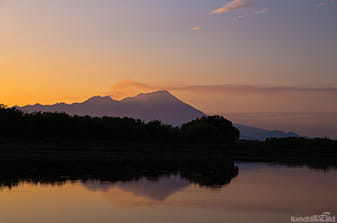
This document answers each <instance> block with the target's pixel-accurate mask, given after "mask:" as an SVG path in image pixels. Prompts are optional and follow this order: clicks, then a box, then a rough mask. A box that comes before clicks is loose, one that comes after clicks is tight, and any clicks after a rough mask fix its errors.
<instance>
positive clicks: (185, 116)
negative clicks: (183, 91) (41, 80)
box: [17, 90, 297, 140]
mask: <svg viewBox="0 0 337 223" xmlns="http://www.w3.org/2000/svg"><path fill="white" fill-rule="evenodd" d="M17 108H18V109H20V110H23V111H25V112H28V113H31V112H36V111H41V112H65V113H68V114H71V115H89V116H114V117H131V118H139V119H141V120H144V121H146V122H147V121H152V120H160V121H162V122H163V123H167V124H171V125H175V126H179V125H182V124H183V123H186V122H189V121H191V120H193V119H197V118H200V117H202V116H206V114H205V113H203V112H202V111H200V110H198V109H196V108H194V107H192V106H190V105H188V104H186V103H184V102H182V101H181V100H179V99H178V98H176V97H175V96H173V95H172V94H171V93H170V92H168V91H166V90H162V91H156V92H151V93H146V94H139V95H137V96H135V97H128V98H125V99H123V100H120V101H118V100H113V99H112V98H111V97H100V96H95V97H91V98H89V99H88V100H86V101H84V102H82V103H73V104H65V103H57V104H54V105H41V104H35V105H27V106H24V107H17ZM236 127H237V128H239V129H240V132H241V139H251V140H265V139H266V138H268V137H277V138H279V137H289V136H297V135H296V134H295V133H291V132H288V133H286V132H281V131H270V130H265V129H259V128H254V127H250V126H245V125H241V124H236Z"/></svg>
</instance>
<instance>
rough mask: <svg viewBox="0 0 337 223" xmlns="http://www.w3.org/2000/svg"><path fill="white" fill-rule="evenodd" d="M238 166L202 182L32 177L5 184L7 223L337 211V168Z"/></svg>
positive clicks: (1, 198) (2, 212)
mask: <svg viewBox="0 0 337 223" xmlns="http://www.w3.org/2000/svg"><path fill="white" fill-rule="evenodd" d="M236 166H237V167H238V169H239V173H238V174H237V173H236V174H233V175H231V178H230V179H229V180H228V179H226V181H225V182H226V183H222V184H216V183H213V184H212V183H208V184H202V183H196V182H194V181H193V180H189V179H188V178H186V177H183V176H182V175H181V174H179V173H175V174H172V173H170V174H164V175H161V176H160V177H154V178H151V177H148V176H147V177H140V178H138V179H137V180H135V179H132V180H130V181H128V180H123V181H109V180H104V179H97V180H72V181H70V180H65V181H62V182H51V181H49V180H45V182H44V181H43V180H40V181H38V182H37V181H35V183H33V182H29V180H27V179H24V180H22V181H19V182H18V183H16V184H14V185H11V186H2V187H1V188H0V222H6V223H74V222H80V223H94V222H95V223H106V222H125V223H129V222H130V223H141V222H144V223H145V222H146V223H151V222H155V223H158V222H159V223H166V222H167V223H172V222H184V223H188V222H191V223H192V222H193V223H199V222H200V223H212V222H236V223H240V222H259V223H263V222H274V223H277V222H290V217H291V216H310V215H315V214H321V213H323V212H331V216H333V215H336V214H337V171H336V170H317V169H311V168H308V167H287V166H280V165H269V164H263V163H238V164H236ZM195 177H198V176H194V178H195ZM199 181H200V180H199ZM220 181H221V180H220Z"/></svg>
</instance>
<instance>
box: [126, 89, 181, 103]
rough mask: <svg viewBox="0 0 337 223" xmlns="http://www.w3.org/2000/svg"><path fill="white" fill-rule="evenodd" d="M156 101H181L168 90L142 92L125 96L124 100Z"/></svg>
mask: <svg viewBox="0 0 337 223" xmlns="http://www.w3.org/2000/svg"><path fill="white" fill-rule="evenodd" d="M135 101H138V102H156V103H165V102H168V101H180V100H179V99H178V98H176V97H175V96H173V95H172V94H171V93H170V92H169V91H167V90H160V91H154V92H149V93H140V94H138V95H137V96H135V97H128V98H124V99H123V100H122V102H135Z"/></svg>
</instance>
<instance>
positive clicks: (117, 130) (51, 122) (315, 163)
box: [0, 106, 337, 170]
mask: <svg viewBox="0 0 337 223" xmlns="http://www.w3.org/2000/svg"><path fill="white" fill-rule="evenodd" d="M0 126H1V128H0V164H2V165H4V166H5V167H4V168H5V169H6V166H8V167H9V168H7V169H11V168H12V169H13V168H19V169H20V168H23V169H25V168H28V167H29V168H34V166H35V165H37V166H40V165H42V166H44V167H45V166H49V165H51V166H72V167H74V168H75V167H76V166H78V167H79V168H83V166H86V167H93V166H103V167H102V168H104V166H106V168H110V167H109V166H111V165H112V164H113V165H115V164H120V162H122V163H124V164H125V165H126V166H128V165H129V166H132V167H133V166H135V167H136V168H138V167H139V166H144V167H146V168H150V167H148V165H153V166H154V167H156V169H158V170H160V169H162V168H165V167H174V166H176V167H177V168H178V167H179V166H180V167H181V168H182V166H184V167H186V168H187V167H188V166H189V165H192V164H191V162H194V163H197V164H193V165H194V166H198V165H199V166H200V167H201V168H205V170H207V168H210V165H211V164H212V165H213V163H215V164H216V165H215V166H220V167H221V165H222V164H221V163H222V162H225V161H228V160H232V161H233V162H240V161H252V162H272V163H282V164H287V165H307V166H310V167H314V168H318V169H329V168H331V167H333V168H335V167H336V166H337V164H336V163H337V141H334V140H330V139H327V138H317V139H307V138H281V139H276V138H271V139H268V140H266V141H265V142H262V141H244V140H238V138H239V131H238V130H237V129H236V128H235V127H233V125H232V123H231V122H230V121H228V120H226V119H224V118H223V117H220V116H210V117H203V118H200V119H197V120H194V121H191V122H189V123H186V124H185V125H183V126H182V127H179V128H178V127H173V126H169V125H164V124H162V123H160V122H158V121H154V122H149V123H144V122H142V121H140V120H135V119H131V118H109V117H102V118H94V117H89V116H86V117H79V116H70V115H67V114H63V113H34V114H25V113H23V112H21V111H18V110H16V109H13V108H10V109H8V108H5V107H3V106H2V107H0ZM124 164H123V165H124ZM36 168H38V169H40V167H36ZM170 169H174V168H170Z"/></svg>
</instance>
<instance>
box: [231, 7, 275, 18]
mask: <svg viewBox="0 0 337 223" xmlns="http://www.w3.org/2000/svg"><path fill="white" fill-rule="evenodd" d="M270 10H271V9H270V8H263V9H261V10H257V11H253V12H249V13H246V14H244V15H240V16H238V17H235V19H245V18H247V17H251V16H254V15H261V14H266V13H269V12H270Z"/></svg>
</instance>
